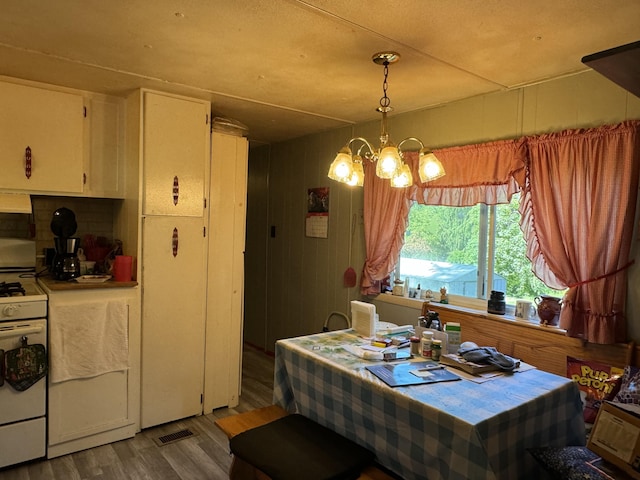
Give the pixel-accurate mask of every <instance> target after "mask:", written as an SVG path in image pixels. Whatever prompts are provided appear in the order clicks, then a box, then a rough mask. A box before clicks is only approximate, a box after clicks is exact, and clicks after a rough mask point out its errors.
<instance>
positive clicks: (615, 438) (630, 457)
mask: <svg viewBox="0 0 640 480" xmlns="http://www.w3.org/2000/svg"><path fill="white" fill-rule="evenodd" d="M620 405H621V404H616V403H612V402H604V403H603V404H602V406H601V407H600V411H599V412H598V416H597V417H596V422H595V423H594V425H593V430H592V431H591V435H590V436H589V442H588V444H587V448H589V450H591V451H593V452H595V453H596V454H597V455H600V456H601V457H602V459H603V460H605V461H607V462H610V463H612V464H614V465H616V466H617V467H619V468H621V469H622V470H624V471H625V472H626V473H628V474H629V475H631V476H632V477H633V478H636V479H640V416H639V415H637V414H636V413H634V412H632V411H630V410H627V409H625V408H623V407H624V405H623V406H620Z"/></svg>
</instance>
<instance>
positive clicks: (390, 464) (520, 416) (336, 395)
mask: <svg viewBox="0 0 640 480" xmlns="http://www.w3.org/2000/svg"><path fill="white" fill-rule="evenodd" d="M361 343H362V339H361V338H359V337H357V336H356V335H355V334H354V332H353V331H352V330H340V331H335V332H327V333H321V334H317V335H309V336H305V337H297V338H290V339H285V340H279V341H278V342H277V343H276V358H275V381H274V403H276V404H277V405H280V406H282V407H283V408H285V409H286V410H288V411H290V412H295V411H297V412H299V413H302V414H303V415H305V416H307V417H309V418H311V419H312V420H315V421H316V422H318V423H320V424H322V425H324V426H326V427H329V428H331V429H332V430H334V431H336V432H338V433H340V434H341V435H344V436H345V437H347V438H350V439H351V440H354V441H356V442H358V443H359V444H361V445H363V446H365V447H366V448H369V449H370V450H372V451H374V452H375V453H376V456H377V461H378V462H379V463H380V464H382V465H384V466H385V467H387V468H389V469H391V470H392V471H393V472H395V473H397V474H398V475H400V476H402V477H403V478H404V479H405V480H414V479H416V480H418V479H421V480H422V479H425V480H426V479H429V480H436V479H446V480H456V479H460V480H482V479H487V480H494V479H504V480H519V479H528V478H531V479H536V480H537V479H539V478H544V473H543V472H541V471H540V469H539V466H538V464H537V463H536V462H535V460H534V459H533V457H532V456H531V455H530V454H528V453H527V451H526V449H527V448H529V447H541V446H568V445H584V444H585V428H584V422H583V416H582V403H581V401H580V394H579V392H578V389H577V387H576V385H575V384H574V383H573V382H571V381H570V380H569V379H567V378H564V377H560V376H557V375H553V374H550V373H546V372H543V371H540V370H536V369H533V370H528V371H526V372H521V373H516V374H514V375H505V376H500V377H497V378H495V379H492V380H490V381H487V382H485V383H481V384H479V383H475V382H472V381H469V380H464V379H463V380H461V381H456V382H444V383H433V384H426V385H413V386H409V387H396V388H391V387H389V386H387V385H386V384H385V383H384V382H382V381H381V380H379V379H378V378H377V377H375V376H374V375H373V374H371V373H370V372H369V371H367V370H366V369H365V366H367V365H372V364H374V363H375V362H370V361H366V360H363V359H361V358H359V357H356V356H354V355H352V354H351V353H349V352H347V351H346V350H344V349H343V348H342V347H343V346H344V345H357V344H361ZM453 371H455V370H453Z"/></svg>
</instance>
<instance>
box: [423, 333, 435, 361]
mask: <svg viewBox="0 0 640 480" xmlns="http://www.w3.org/2000/svg"><path fill="white" fill-rule="evenodd" d="M432 341H433V332H429V331H426V332H422V343H421V349H422V356H423V357H424V358H429V359H431V356H432V350H431V342H432Z"/></svg>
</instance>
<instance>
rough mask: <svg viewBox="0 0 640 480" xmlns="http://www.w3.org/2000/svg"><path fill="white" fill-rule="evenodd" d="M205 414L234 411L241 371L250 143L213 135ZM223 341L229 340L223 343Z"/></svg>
mask: <svg viewBox="0 0 640 480" xmlns="http://www.w3.org/2000/svg"><path fill="white" fill-rule="evenodd" d="M210 190H211V193H210V196H209V198H210V207H211V208H210V212H209V239H208V242H209V273H208V275H207V279H208V287H207V288H208V298H215V299H216V301H215V302H207V353H206V364H205V382H204V387H205V389H204V410H205V412H210V411H211V410H212V409H214V408H218V407H224V406H229V407H235V406H236V405H238V401H239V399H238V396H239V395H240V380H241V372H242V323H243V305H244V245H245V225H246V205H247V139H246V138H242V137H236V136H232V135H225V134H222V133H218V132H213V135H212V138H211V182H210ZM219 338H224V339H226V340H227V341H225V342H219V341H218V339H219Z"/></svg>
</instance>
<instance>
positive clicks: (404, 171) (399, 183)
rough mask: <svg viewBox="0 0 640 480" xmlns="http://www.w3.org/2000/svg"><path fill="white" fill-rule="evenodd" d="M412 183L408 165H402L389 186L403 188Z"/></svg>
mask: <svg viewBox="0 0 640 480" xmlns="http://www.w3.org/2000/svg"><path fill="white" fill-rule="evenodd" d="M412 184H413V175H412V174H411V168H409V165H406V164H404V165H402V168H400V172H399V173H398V174H397V175H396V176H394V177H393V178H392V179H391V186H392V187H394V188H405V187H409V186H411V185H412Z"/></svg>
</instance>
